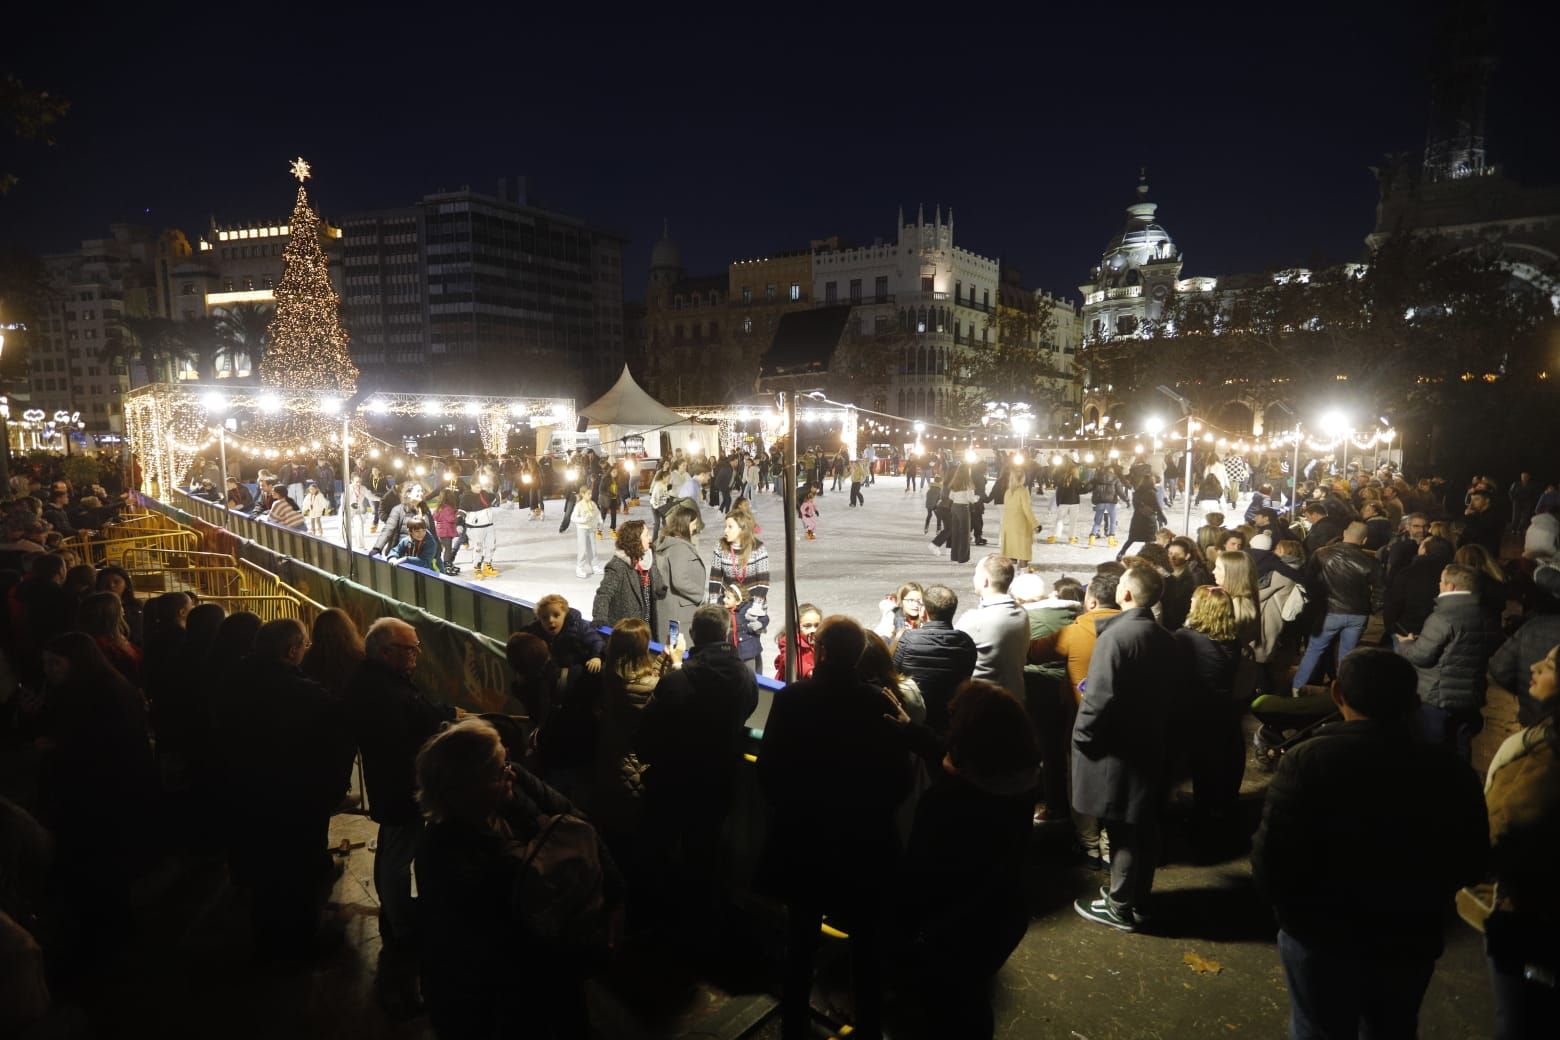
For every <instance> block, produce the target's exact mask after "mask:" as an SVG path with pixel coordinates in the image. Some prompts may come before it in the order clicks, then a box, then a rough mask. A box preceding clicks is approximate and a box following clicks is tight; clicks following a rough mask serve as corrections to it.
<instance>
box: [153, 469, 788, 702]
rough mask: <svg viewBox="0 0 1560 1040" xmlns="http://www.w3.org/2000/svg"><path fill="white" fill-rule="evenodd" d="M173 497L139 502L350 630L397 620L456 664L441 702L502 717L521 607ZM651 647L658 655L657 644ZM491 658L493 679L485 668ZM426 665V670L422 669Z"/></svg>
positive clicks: (763, 680)
mask: <svg viewBox="0 0 1560 1040" xmlns="http://www.w3.org/2000/svg"><path fill="white" fill-rule="evenodd" d="M174 496H175V498H176V501H177V505H170V504H169V503H166V502H161V501H159V500H157V499H153V498H148V497H145V496H141V497H142V501H143V502H144V504H145V505H146V507H147V508H149V509H154V510H156V511H158V512H161V513H164V514H165V515H168V516H170V517H172V518H173V519H175V520H178V521H179V522H180V523H183V524H186V525H188V526H190V527H193V528H195V529H196V530H197V531H199V532H200V534H201V538H202V541H203V548H206V549H209V550H211V551H215V552H225V553H230V554H231V555H233V556H235V557H238V558H240V559H247V560H249V561H250V562H252V563H254V564H255V565H257V566H259V567H263V568H265V569H266V570H269V571H271V572H272V573H274V574H277V575H278V576H280V577H281V578H282V580H283V581H285V582H287V583H288V584H289V585H292V586H293V587H294V588H297V589H298V590H299V591H301V592H303V593H304V594H305V595H307V596H309V597H310V598H311V599H316V600H318V601H320V602H321V603H324V604H326V605H327V606H337V607H341V608H342V609H344V610H346V611H347V613H349V614H351V615H352V617H353V620H354V621H357V622H358V624H359V626H360V627H366V623H367V622H368V621H372V620H373V619H374V618H377V617H385V616H389V617H401V618H402V619H403V620H405V621H407V622H408V623H410V624H413V625H415V626H417V628H418V630H419V633H420V634H421V635H422V636H423V638H424V640H425V642H426V641H427V640H428V639H433V640H434V644H435V645H438V644H443V645H444V646H445V649H446V652H448V653H450V654H451V655H452V656H453V657H454V658H456V659H458V660H459V661H460V662H461V666H460V668H459V669H457V668H455V667H454V665H453V664H449V665H445V666H441V667H440V671H441V672H443V673H446V674H444V675H441V677H440V678H441V681H440V682H439V686H440V689H439V690H438V691H437V694H438V695H439V696H440V697H441V699H445V700H448V701H450V702H451V703H459V704H460V705H461V706H462V707H468V708H469V707H473V706H474V702H477V698H478V696H480V702H478V703H476V705H475V706H479V707H481V709H482V710H485V711H497V710H502V709H501V708H498V707H495V706H494V705H495V703H496V702H497V701H507V699H508V694H507V688H508V678H507V676H508V662H507V661H506V660H505V659H504V644H505V643H507V642H508V640H509V636H510V635H511V634H512V633H514V632H517V631H519V630H520V629H522V628H524V627H525V626H526V625H528V624H530V623H531V622H532V621H533V620H534V619H535V616H536V614H535V604H534V603H533V602H531V601H530V600H525V599H521V598H519V597H516V596H506V595H504V594H503V593H501V592H499V591H497V590H496V589H493V588H490V587H483V586H477V585H475V584H472V583H469V582H465V581H461V580H460V579H459V578H458V577H456V578H451V577H447V576H445V575H440V574H431V573H429V572H427V571H424V570H420V569H418V568H415V567H399V566H396V565H395V564H393V563H390V562H389V561H387V560H385V559H383V558H381V557H378V556H369V555H368V554H367V553H364V552H354V551H352V550H350V549H348V548H347V547H346V546H344V545H341V544H340V543H337V542H333V541H330V540H328V539H325V538H320V537H318V536H315V535H311V534H309V533H307V532H306V531H300V530H297V529H296V528H287V527H280V526H278V525H276V524H272V523H267V522H265V521H264V520H259V519H256V518H255V517H252V516H249V515H248V514H246V513H240V512H237V511H234V510H230V509H228V508H227V507H226V506H223V505H221V504H220V503H217V502H209V501H207V500H206V499H203V498H196V497H194V496H193V495H190V494H189V493H187V492H186V491H184V490H182V489H178V488H176V489H174ZM424 617H426V618H427V619H428V620H427V621H424V620H423V619H424ZM430 622H439V623H440V624H442V625H443V626H445V627H453V628H455V629H458V630H460V636H465V637H470V640H474V641H475V643H474V645H462V640H461V638H460V636H457V635H455V634H454V633H448V632H442V631H441V630H440V629H439V626H438V625H433V624H431V623H430ZM607 631H608V630H607V629H605V628H603V629H602V632H603V633H605V632H607ZM468 643H469V641H468ZM435 645H430V647H429V649H428V651H427V652H425V654H424V658H425V659H430V658H432V656H433V655H434V654H435V652H436V650H435ZM652 646H653V648H654V649H656V650H660V649H661V647H660V645H659V644H652ZM494 655H496V658H497V666H498V672H497V673H496V676H495V674H494V673H493V670H492V669H493V665H492V662H491V661H489V660H488V658H491V657H493V656H494ZM428 663H429V665H433V664H434V662H433V661H432V660H428ZM758 685H759V707H758V710H757V711H756V712H755V713H754V716H753V718H752V719H750V720H749V725H750V726H752V727H755V728H756V729H759V730H761V729H762V726H763V722H764V720H765V719H767V718H768V715H769V707H770V704H771V703H772V698H773V696H774V693H775V692H776V691H778V690H781V689H784V687H785V684H784V683H783V682H780V681H778V680H776V679H772V678H770V677H768V676H759V677H758ZM446 691H448V692H447V693H446Z"/></svg>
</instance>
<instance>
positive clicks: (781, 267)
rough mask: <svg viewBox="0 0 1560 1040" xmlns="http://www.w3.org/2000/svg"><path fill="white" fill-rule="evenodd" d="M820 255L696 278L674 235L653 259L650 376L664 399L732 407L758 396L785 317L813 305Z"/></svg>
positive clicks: (776, 258) (647, 328) (780, 258)
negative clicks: (763, 366) (761, 370)
mask: <svg viewBox="0 0 1560 1040" xmlns="http://www.w3.org/2000/svg"><path fill="white" fill-rule="evenodd" d="M812 256H813V254H812V250H811V249H805V250H794V251H789V252H779V253H775V254H773V255H770V256H766V257H759V258H756V259H750V260H737V261H733V262H732V263H730V264H728V265H727V268H726V272H725V274H723V275H704V276H694V277H690V276H688V274H687V273H686V272H685V271H684V269H683V263H682V252H681V250H679V249H678V247H677V244H676V243H675V242H674V241H673V240H672V238H671V233H670V230H669V229H665V230H663V233H662V236H661V239H660V241H658V242H657V243H656V244H655V247H654V248H653V249H652V250H651V255H650V277H649V284H648V285H647V287H646V291H645V311H644V373H645V382H646V386H647V387H648V388H649V390H650V392H651V393H652V394H654V395H655V396H656V397H657V398H658V399H660V400H662V401H665V402H667V403H668V404H670V405H672V406H673V407H676V406H678V405H714V404H728V403H732V402H735V401H739V400H741V399H743V398H745V397H749V396H751V395H752V394H753V392H754V380H755V379H756V378H757V376H758V362H759V358H760V357H761V356H762V355H763V353H764V351H766V350H767V349H769V345H770V343H772V342H773V341H774V336H775V329H776V327H777V326H778V324H779V321H780V316H781V315H782V314H785V313H786V312H788V311H792V310H800V309H805V308H807V307H811V306H812V301H813V292H812Z"/></svg>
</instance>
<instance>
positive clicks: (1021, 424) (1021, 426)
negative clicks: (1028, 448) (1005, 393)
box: [1013, 415, 1033, 451]
mask: <svg viewBox="0 0 1560 1040" xmlns="http://www.w3.org/2000/svg"><path fill="white" fill-rule="evenodd" d="M1032 423H1033V420H1032V419H1030V417H1029V416H1027V415H1015V416H1013V429H1014V430H1016V431H1018V450H1019V451H1023V450H1024V438H1025V437H1026V436H1028V434H1029V429H1030V426H1031V425H1032Z"/></svg>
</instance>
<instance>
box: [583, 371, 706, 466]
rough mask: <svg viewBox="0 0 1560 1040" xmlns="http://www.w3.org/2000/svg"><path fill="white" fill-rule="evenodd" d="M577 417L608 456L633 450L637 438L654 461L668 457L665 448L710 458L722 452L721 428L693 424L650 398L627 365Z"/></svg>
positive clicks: (644, 452) (683, 416)
mask: <svg viewBox="0 0 1560 1040" xmlns="http://www.w3.org/2000/svg"><path fill="white" fill-rule="evenodd" d="M578 414H579V415H580V417H581V418H583V419H585V420H586V421H587V423H588V425H587V427H586V429H588V430H591V431H594V432H596V433H597V434H599V436H600V438H601V450H602V451H604V452H605V453H606V454H608V455H621V454H623V453H624V451H626V450H630V446H632V445H634V444H635V443H636V441H635V440H634V439H635V438H643V444H644V447H643V449H642V451H643V454H644V455H646V456H649V457H651V458H661V457H663V456H664V455H665V454H667V453H666V452H663V450H662V445H663V444H666V445H670V447H671V449H672V450H673V451H675V450H676V449H678V448H681V449H682V450H683V452H684V453H685V454H697V453H703V454H705V455H710V454H713V453H715V452H717V451H719V450H720V435H719V428H718V427H716V426H713V425H709V424H706V423H700V422H694V421H693V420H691V419H689V418H688V417H687V416H685V415H679V414H678V413H676V412H674V411H672V410H671V409H670V408H668V407H666V406H665V405H664V404H662V403H661V402H660V401H657V400H656V399H655V398H653V397H651V396H650V395H649V394H647V393H646V392H645V390H644V388H643V387H642V386H640V385H639V384H638V383H637V382H635V381H634V377H633V375H632V374H630V373H629V371H628V366H627V365H624V366H623V374H622V375H620V376H618V381H617V382H616V383H614V384H613V385H612V389H610V390H608V391H607V392H606V393H604V394H602V395H601V396H600V397H598V398H597V399H596V400H594V401H592V402H591V403H590V404H588V405H586V406H585V407H584V408H581V409H579V413H578ZM625 438H626V439H627V440H626V441H625Z"/></svg>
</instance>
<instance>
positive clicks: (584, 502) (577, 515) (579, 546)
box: [569, 495, 601, 578]
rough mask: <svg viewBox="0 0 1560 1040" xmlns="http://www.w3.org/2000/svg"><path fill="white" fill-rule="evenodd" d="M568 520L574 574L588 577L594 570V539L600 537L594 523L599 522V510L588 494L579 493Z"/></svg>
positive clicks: (578, 576)
mask: <svg viewBox="0 0 1560 1040" xmlns="http://www.w3.org/2000/svg"><path fill="white" fill-rule="evenodd" d="M569 521H570V522H571V523H572V524H574V576H575V577H577V578H588V577H590V576H591V575H592V574H593V573H595V571H596V539H597V538H598V537H600V535H599V533H598V532H597V530H596V525H597V524H599V523H601V510H599V509H597V508H596V502H595V500H594V499H592V498H591V497H590V496H589V495H581V496H580V497H579V501H577V502H575V503H574V512H573V513H571V514H569Z"/></svg>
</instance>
